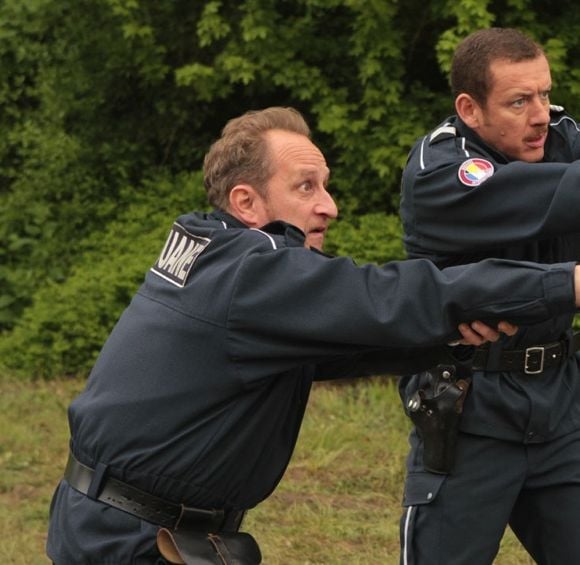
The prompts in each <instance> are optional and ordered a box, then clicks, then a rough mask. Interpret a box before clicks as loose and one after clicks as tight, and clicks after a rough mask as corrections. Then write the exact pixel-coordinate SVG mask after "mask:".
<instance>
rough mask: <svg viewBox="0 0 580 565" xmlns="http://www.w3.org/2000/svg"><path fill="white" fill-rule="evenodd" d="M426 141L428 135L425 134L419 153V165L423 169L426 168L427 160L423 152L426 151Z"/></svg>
mask: <svg viewBox="0 0 580 565" xmlns="http://www.w3.org/2000/svg"><path fill="white" fill-rule="evenodd" d="M425 141H427V136H425V137H424V138H423V141H422V142H421V151H420V153H419V166H420V167H421V169H424V168H425V160H424V159H423V152H424V148H425Z"/></svg>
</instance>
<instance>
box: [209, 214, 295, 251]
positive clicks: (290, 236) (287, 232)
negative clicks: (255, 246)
mask: <svg viewBox="0 0 580 565" xmlns="http://www.w3.org/2000/svg"><path fill="white" fill-rule="evenodd" d="M209 216H210V218H212V219H214V220H218V221H219V222H223V223H225V224H226V226H227V227H228V228H246V229H247V228H248V226H247V225H246V224H244V223H243V222H241V221H240V220H238V219H237V218H236V217H234V216H232V215H231V214H228V213H227V212H224V211H223V210H214V211H213V212H211V213H210V214H209ZM259 229H260V230H261V231H264V232H266V233H269V234H272V235H282V236H284V237H285V238H286V242H287V244H288V245H289V246H292V247H304V241H305V240H306V236H305V235H304V232H302V230H300V229H298V228H297V227H296V226H293V225H292V224H288V223H286V222H283V221H281V220H278V221H276V222H270V223H269V224H266V225H265V226H262V227H261V228H259Z"/></svg>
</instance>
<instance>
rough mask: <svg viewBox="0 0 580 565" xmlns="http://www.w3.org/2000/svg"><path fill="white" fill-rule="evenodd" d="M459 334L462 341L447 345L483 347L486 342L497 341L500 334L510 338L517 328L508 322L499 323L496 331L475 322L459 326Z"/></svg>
mask: <svg viewBox="0 0 580 565" xmlns="http://www.w3.org/2000/svg"><path fill="white" fill-rule="evenodd" d="M458 329H459V332H460V333H461V335H462V336H463V339H460V340H458V341H454V342H452V343H450V344H449V345H459V344H461V345H476V346H478V345H483V344H484V343H487V342H488V341H497V340H498V339H499V335H500V333H504V334H506V335H509V336H512V335H514V334H515V333H516V332H517V331H518V326H514V325H513V324H510V323H509V322H500V323H499V324H498V325H497V329H494V328H490V327H489V326H488V325H486V324H484V323H483V322H480V321H479V320H476V321H475V322H471V324H465V323H464V324H459V327H458Z"/></svg>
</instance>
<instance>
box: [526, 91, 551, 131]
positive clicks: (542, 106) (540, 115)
mask: <svg viewBox="0 0 580 565" xmlns="http://www.w3.org/2000/svg"><path fill="white" fill-rule="evenodd" d="M530 121H531V122H532V125H546V124H548V123H549V122H550V102H549V101H548V100H544V99H542V98H540V97H537V98H534V101H533V105H532V111H531V113H530Z"/></svg>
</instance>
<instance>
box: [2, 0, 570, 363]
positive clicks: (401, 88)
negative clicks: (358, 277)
mask: <svg viewBox="0 0 580 565" xmlns="http://www.w3.org/2000/svg"><path fill="white" fill-rule="evenodd" d="M488 25H498V26H513V27H519V28H521V29H523V30H525V31H527V32H528V33H530V34H531V35H533V36H534V37H535V38H536V39H537V40H538V41H540V42H541V43H542V44H543V45H545V47H546V52H547V54H548V56H549V58H550V60H551V64H552V71H553V79H554V89H553V97H552V100H553V102H554V103H557V104H562V105H564V106H566V108H567V109H568V110H569V111H570V112H571V113H573V114H580V102H579V100H580V96H579V94H580V71H578V70H577V69H576V62H577V60H578V57H579V56H580V34H579V33H578V31H577V30H578V29H579V28H580V5H579V4H578V3H576V2H573V1H572V0H563V1H562V2H560V3H558V4H557V5H556V4H554V3H553V2H550V1H549V0H496V1H493V2H492V1H490V0H485V1H481V0H453V1H452V0H433V1H432V2H428V3H425V2H423V1H421V0H405V2H403V1H402V0H372V1H369V0H324V1H323V0H296V1H295V2H282V1H276V0H235V1H234V0H205V1H199V2H191V1H190V0H171V1H163V2H159V1H156V0H27V1H26V2H22V1H21V0H3V1H2V2H0V129H1V131H2V134H3V135H2V136H1V137H0V288H1V289H2V292H1V293H0V331H3V333H2V334H0V348H2V347H4V349H3V350H4V351H10V355H9V357H10V359H12V358H13V359H16V358H18V359H20V360H21V361H22V360H23V359H24V358H27V359H29V360H30V359H31V358H33V357H34V358H37V359H40V356H41V350H42V349H43V348H45V349H49V350H50V352H49V353H47V355H48V357H50V358H51V359H52V361H50V362H48V361H46V364H39V365H36V366H35V369H34V372H35V373H38V374H52V373H53V372H54V371H56V370H57V367H63V369H64V371H65V372H75V371H77V370H83V371H84V370H85V369H84V368H86V367H87V366H88V365H89V364H90V359H91V358H92V355H94V353H93V345H92V344H93V343H94V342H96V341H97V340H98V338H100V337H101V336H102V335H103V334H104V333H105V331H104V328H105V327H108V326H109V322H110V320H112V319H114V318H115V317H116V315H118V312H119V308H120V303H121V302H122V301H121V300H116V299H114V297H115V296H117V297H118V298H119V297H120V296H126V291H125V286H124V284H125V283H123V282H121V283H119V282H118V281H120V280H122V279H123V280H125V281H127V280H129V279H130V278H131V276H135V277H137V276H138V275H137V270H138V266H137V263H138V261H137V262H136V263H135V265H134V267H131V268H130V267H129V265H130V264H132V263H131V260H130V259H129V258H127V257H124V256H123V253H119V254H114V253H113V254H112V256H113V257H115V258H114V259H112V260H113V261H115V263H114V265H111V266H110V272H109V271H107V270H106V268H105V266H104V265H105V263H101V260H102V258H101V257H97V256H96V255H94V253H96V251H94V250H93V245H94V242H95V241H96V239H95V238H97V237H98V236H97V235H95V233H96V232H100V231H104V233H105V236H104V240H105V241H109V239H110V243H108V245H111V247H113V246H114V243H116V244H117V246H118V247H119V249H124V246H126V245H128V243H126V242H128V241H129V238H130V235H129V231H130V228H129V224H132V223H136V222H137V220H136V219H135V216H136V215H131V214H132V211H134V210H135V209H136V208H135V207H136V206H137V207H141V208H140V209H141V210H143V211H144V212H143V213H144V214H152V215H155V214H156V212H157V211H158V210H160V209H162V207H163V206H164V203H163V202H162V199H163V198H165V197H164V196H161V195H157V197H156V196H155V195H154V194H149V191H150V187H151V182H153V181H152V180H151V179H165V180H162V181H161V183H162V184H163V183H169V184H171V183H173V182H174V181H173V180H171V179H180V178H183V177H181V175H183V174H184V172H185V171H199V170H200V168H201V164H202V159H203V155H204V153H205V151H206V150H207V148H208V146H209V144H210V143H211V141H212V140H213V139H215V138H216V137H217V136H218V135H219V132H220V130H221V128H222V127H223V125H224V124H225V122H226V121H227V120H228V119H229V118H231V117H233V116H236V115H239V114H241V113H242V112H244V111H246V110H249V109H256V108H262V107H265V106H270V105H291V106H294V107H296V108H298V109H299V110H300V111H302V112H303V114H304V115H305V116H306V118H307V120H308V121H309V123H310V125H311V127H312V129H313V135H314V140H315V141H316V142H317V143H318V144H319V145H320V147H321V148H322V150H323V151H324V153H325V155H326V156H327V159H328V162H329V164H330V166H331V168H332V184H331V188H332V190H333V193H334V195H335V197H336V199H337V201H338V204H339V205H340V209H341V218H342V220H341V221H340V222H339V223H338V224H337V226H336V227H335V228H334V229H333V230H332V231H331V233H330V237H329V246H330V247H329V249H330V250H331V251H332V252H336V253H348V254H351V255H353V256H354V257H355V258H356V259H357V261H359V262H368V261H371V262H383V261H385V260H387V259H391V258H398V257H401V256H402V252H401V247H400V242H398V241H397V238H398V237H399V236H398V234H399V233H400V232H399V231H398V228H397V222H396V219H394V218H392V217H391V216H392V215H395V214H396V213H397V206H398V200H399V184H400V175H401V170H402V168H403V166H404V164H405V160H406V155H407V152H408V150H409V148H410V147H411V145H412V143H413V142H414V140H415V139H416V138H418V137H419V136H420V135H422V134H423V133H424V131H426V130H428V129H430V128H431V127H433V126H434V125H435V124H437V123H438V122H440V121H442V120H443V119H444V118H445V117H446V116H447V115H448V114H450V113H452V103H451V99H450V96H449V87H448V83H447V73H448V70H449V65H450V61H451V55H452V52H453V49H454V47H455V46H456V44H457V42H458V41H459V40H460V39H461V38H462V37H464V36H465V35H466V34H467V33H469V32H471V31H473V30H475V29H477V28H481V27H484V26H488ZM175 182H176V183H177V185H176V186H177V187H179V186H181V184H180V183H181V181H180V180H175ZM128 187H130V188H128ZM141 192H145V193H147V194H148V196H147V197H146V198H145V200H141V199H140V194H141ZM139 202H140V204H139ZM175 202H177V201H175ZM178 212H180V210H176V209H175V208H173V209H172V211H171V214H174V213H178ZM164 220H165V222H168V221H170V218H165V219H164ZM161 223H163V222H161V221H160V224H161ZM124 224H127V227H126V228H125V227H123V228H121V226H123V225H124ZM115 237H118V239H117V240H116V241H115ZM91 264H92V265H94V267H93V268H94V269H97V271H98V267H97V265H101V267H100V268H101V269H102V272H101V271H99V272H97V271H95V272H94V273H92V276H88V273H89V270H88V267H87V265H91ZM140 265H141V266H142V265H143V263H141V264H140ZM124 269H129V270H130V273H129V272H128V271H127V272H125V271H124ZM83 273H85V274H84V275H83ZM115 273H117V275H118V278H115ZM121 273H122V275H121ZM83 277H84V278H83ZM119 284H120V285H121V288H122V289H123V290H119V287H118V285H119ZM85 285H86V287H87V296H89V295H90V296H101V297H102V298H101V307H100V308H97V306H96V305H93V306H91V307H89V306H88V305H87V304H86V299H85V300H84V301H83V300H78V305H80V304H83V306H82V308H84V309H85V310H83V311H84V315H85V316H86V317H91V316H94V317H95V318H94V319H95V320H97V321H99V320H101V318H100V317H99V316H97V310H98V311H99V312H103V314H99V315H103V316H105V318H104V320H103V321H102V323H101V322H98V324H97V325H100V326H101V327H102V328H103V329H102V331H96V330H94V329H91V330H90V331H88V330H86V328H85V326H82V328H81V327H80V326H79V327H77V326H76V325H75V323H73V322H72V320H69V323H70V327H71V330H70V331H71V332H73V334H74V335H71V336H69V340H70V343H71V344H73V343H74V344H75V346H74V347H76V348H77V351H78V355H77V354H75V355H77V357H75V358H74V359H73V357H74V356H73V357H71V356H72V355H73V353H72V351H73V346H72V345H71V346H66V347H65V346H64V345H62V347H61V345H58V344H59V343H61V344H62V343H64V338H63V337H62V336H61V337H56V336H57V335H60V334H59V332H60V331H61V330H60V329H58V328H57V329H56V330H55V329H54V327H53V325H51V324H50V323H48V321H49V319H50V312H51V309H50V308H49V307H48V304H49V300H48V296H49V295H50V294H51V293H53V294H55V295H58V296H61V294H60V293H70V295H68V297H67V299H66V300H64V298H62V299H59V307H60V306H61V304H60V303H61V302H69V303H70V302H71V301H75V300H77V298H76V297H77V295H76V294H75V292H80V289H81V288H82V287H83V286H85ZM73 287H74V288H77V290H76V291H74V292H73V290H72V289H73ZM89 287H90V291H89ZM63 296H64V295H63ZM42 304H44V307H43V306H41V305H42ZM53 307H54V308H56V306H54V305H53ZM77 307H79V308H81V306H77ZM42 308H45V311H44V312H43V314H42V315H41V316H40V319H44V320H46V323H45V324H44V325H41V324H40V322H37V325H36V326H34V324H33V322H32V319H33V318H34V317H35V316H39V315H40V314H39V310H38V309H42ZM79 311H80V310H79ZM59 316H64V314H59ZM59 316H57V318H58V317H59ZM61 325H62V324H61ZM26 327H28V328H29V329H28V330H25V329H24V328H26ZM33 327H35V329H36V331H38V332H39V333H38V336H36V337H35V339H32V340H31V341H30V342H29V341H28V340H29V339H30V335H31V332H32V331H33V330H32V328H33ZM59 327H61V326H59ZM73 328H74V329H73ZM83 332H87V333H85V334H84V335H83V337H82V338H81V337H79V336H80V335H81V334H83ZM12 334H14V335H12ZM75 336H77V337H75ZM79 340H80V342H79ZM3 342H6V343H7V344H10V345H9V346H8V345H6V346H3V345H1V344H2V343H3ZM89 343H90V344H91V345H90V346H89V345H88V344H89ZM26 349H27V350H28V352H25V350H26ZM65 350H66V353H65ZM30 351H35V353H34V355H33V354H32V353H30ZM89 352H90V353H89ZM56 359H60V360H59V361H56ZM27 366H29V365H27ZM81 367H83V369H81Z"/></svg>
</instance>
